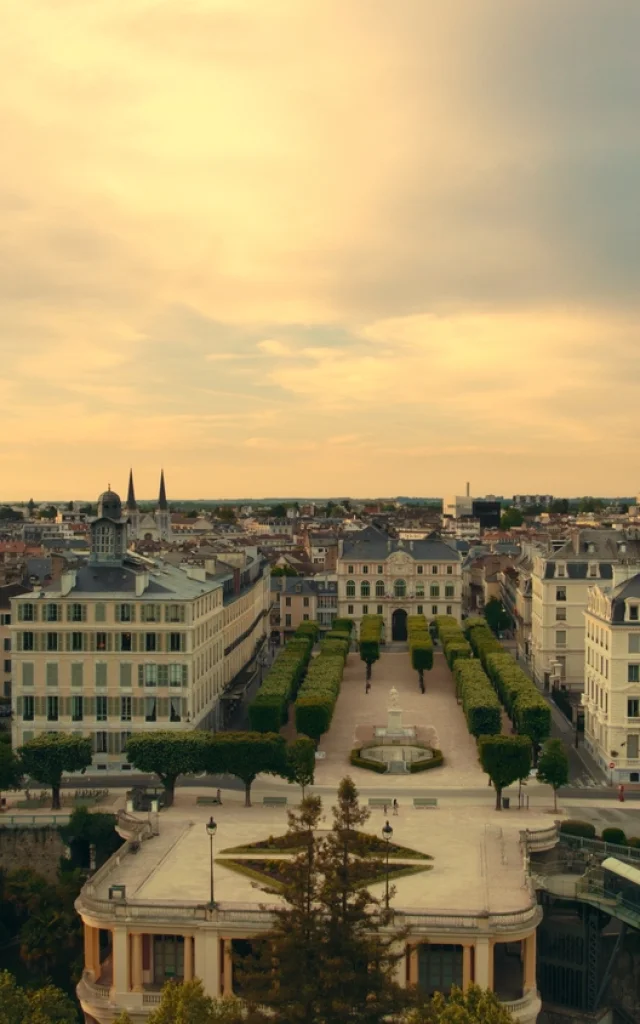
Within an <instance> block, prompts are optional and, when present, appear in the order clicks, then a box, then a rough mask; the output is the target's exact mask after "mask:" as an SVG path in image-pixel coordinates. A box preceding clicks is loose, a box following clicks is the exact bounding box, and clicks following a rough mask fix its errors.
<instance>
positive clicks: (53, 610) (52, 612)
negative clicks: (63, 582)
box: [45, 604, 58, 622]
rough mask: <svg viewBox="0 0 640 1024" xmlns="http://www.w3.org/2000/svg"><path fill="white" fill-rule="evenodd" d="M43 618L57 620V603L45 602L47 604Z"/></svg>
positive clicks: (49, 620)
mask: <svg viewBox="0 0 640 1024" xmlns="http://www.w3.org/2000/svg"><path fill="white" fill-rule="evenodd" d="M45 619H46V620H47V622H57V621H58V606H57V604H47V605H45Z"/></svg>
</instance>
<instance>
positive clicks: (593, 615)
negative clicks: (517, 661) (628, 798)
mask: <svg viewBox="0 0 640 1024" xmlns="http://www.w3.org/2000/svg"><path fill="white" fill-rule="evenodd" d="M582 703H583V705H584V709H585V713H584V741H585V745H586V747H587V749H588V750H589V751H590V753H591V754H592V755H593V756H594V758H595V759H596V760H597V761H598V763H599V764H600V766H601V767H602V768H603V769H604V770H605V771H606V772H607V774H608V775H609V776H610V777H611V779H612V780H613V781H615V782H640V573H639V574H638V575H635V576H633V577H632V578H631V579H629V580H626V581H625V582H624V583H620V584H619V585H618V586H616V587H612V586H604V585H599V586H594V587H591V588H590V589H589V595H588V599H587V610H586V614H585V664H584V692H583V694H582ZM612 766H613V767H612Z"/></svg>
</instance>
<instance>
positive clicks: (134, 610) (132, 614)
mask: <svg viewBox="0 0 640 1024" xmlns="http://www.w3.org/2000/svg"><path fill="white" fill-rule="evenodd" d="M131 621H132V622H135V621H136V606H135V604H132V605H131Z"/></svg>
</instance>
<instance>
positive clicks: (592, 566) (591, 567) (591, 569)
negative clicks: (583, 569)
mask: <svg viewBox="0 0 640 1024" xmlns="http://www.w3.org/2000/svg"><path fill="white" fill-rule="evenodd" d="M589 575H590V576H597V575H598V566H597V565H596V564H595V563H593V562H592V563H591V564H590V565H589Z"/></svg>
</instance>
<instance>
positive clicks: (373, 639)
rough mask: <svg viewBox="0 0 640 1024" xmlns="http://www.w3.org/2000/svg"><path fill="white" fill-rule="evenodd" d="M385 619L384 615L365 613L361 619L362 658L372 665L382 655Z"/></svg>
mask: <svg viewBox="0 0 640 1024" xmlns="http://www.w3.org/2000/svg"><path fill="white" fill-rule="evenodd" d="M383 627H384V619H383V618H382V615H363V616H362V619H361V621H360V636H359V638H358V639H359V648H360V658H361V659H362V661H364V662H365V663H366V664H368V665H372V664H373V662H374V661H377V660H378V658H379V657H380V644H381V642H382V630H383Z"/></svg>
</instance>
